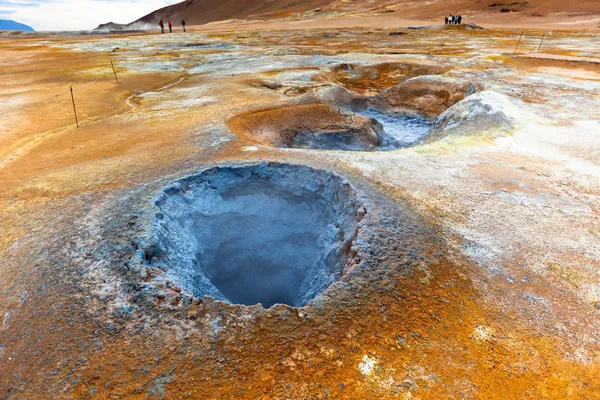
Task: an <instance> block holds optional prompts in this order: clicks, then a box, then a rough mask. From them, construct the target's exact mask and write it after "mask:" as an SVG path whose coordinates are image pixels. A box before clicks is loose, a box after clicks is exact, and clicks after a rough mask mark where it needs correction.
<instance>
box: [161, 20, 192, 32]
mask: <svg viewBox="0 0 600 400" xmlns="http://www.w3.org/2000/svg"><path fill="white" fill-rule="evenodd" d="M158 26H160V32H161V33H165V24H164V22H163V20H162V19H161V20H160V22H159V23H158ZM181 26H182V27H183V32H185V31H186V30H185V21H181ZM168 27H169V33H172V32H173V23H172V22H171V20H169V21H168Z"/></svg>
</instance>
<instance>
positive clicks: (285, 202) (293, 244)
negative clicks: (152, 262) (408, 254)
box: [153, 163, 365, 307]
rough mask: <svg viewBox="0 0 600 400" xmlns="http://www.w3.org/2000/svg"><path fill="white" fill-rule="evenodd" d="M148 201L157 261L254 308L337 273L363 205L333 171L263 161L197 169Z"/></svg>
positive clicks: (194, 285)
mask: <svg viewBox="0 0 600 400" xmlns="http://www.w3.org/2000/svg"><path fill="white" fill-rule="evenodd" d="M156 206H157V208H158V212H157V213H156V216H155V219H154V226H153V227H154V232H155V240H156V245H155V247H156V246H157V247H158V248H160V250H159V252H160V253H161V254H163V256H164V257H157V259H161V260H164V262H166V264H167V265H168V273H169V274H170V275H172V278H173V279H174V280H177V281H179V283H180V285H181V287H183V288H184V289H185V290H187V291H188V292H190V293H191V294H193V295H194V296H197V297H203V296H212V297H214V298H215V299H218V300H223V301H228V302H231V303H235V304H244V305H254V304H258V303H261V304H262V305H263V306H264V307H270V306H272V305H274V304H277V303H281V304H287V305H291V306H296V307H301V306H304V305H305V304H307V303H308V302H309V301H310V300H312V299H313V298H315V297H316V296H318V295H319V294H320V293H322V292H323V291H324V290H325V289H327V288H328V287H329V286H330V285H331V284H332V283H333V282H335V281H336V280H338V279H339V278H340V277H341V275H342V274H343V270H344V267H345V266H346V265H347V264H348V261H349V259H350V255H351V247H352V242H353V240H354V238H355V237H356V234H357V224H358V222H359V220H360V219H361V218H362V216H363V215H364V213H365V211H364V207H363V206H361V205H360V203H359V201H358V200H357V198H356V195H355V192H354V190H353V189H352V187H351V186H350V185H349V184H348V182H346V181H345V180H344V179H342V178H341V177H339V176H337V175H334V174H332V173H329V172H326V171H321V170H315V169H312V168H309V167H304V166H296V165H289V164H273V163H262V164H255V165H250V166H238V167H231V166H228V167H216V168H211V169H208V170H205V171H203V172H201V173H199V174H197V175H193V176H190V177H187V178H184V179H182V180H179V181H177V182H175V183H174V184H172V185H170V186H168V187H166V188H165V189H164V190H163V191H162V192H161V194H160V195H159V197H158V198H157V200H156ZM161 262H163V261H161Z"/></svg>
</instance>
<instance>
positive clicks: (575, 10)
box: [136, 0, 600, 25]
mask: <svg viewBox="0 0 600 400" xmlns="http://www.w3.org/2000/svg"><path fill="white" fill-rule="evenodd" d="M424 3H425V2H424V1H423V0H376V1H364V0H187V1H184V2H181V3H178V4H175V5H172V6H168V7H164V8H161V9H159V10H156V11H154V12H152V13H150V14H148V15H146V16H144V17H142V18H140V19H139V20H138V21H136V22H144V23H152V24H154V23H157V22H158V21H159V20H160V19H165V20H168V19H170V20H172V21H180V20H181V19H185V20H186V22H187V23H188V24H189V25H199V24H205V23H207V22H212V21H221V20H228V19H276V18H288V17H301V18H302V17H303V18H317V17H322V16H328V17H332V16H339V15H356V14H363V15H376V14H388V15H390V16H394V17H395V18H399V19H404V20H408V19H410V20H424V21H426V20H431V19H435V20H437V19H439V18H440V17H442V16H444V15H447V14H451V13H460V14H463V15H469V16H471V17H475V16H477V17H479V18H483V19H485V20H488V19H490V20H491V21H493V20H494V19H496V20H502V21H505V22H510V21H511V20H512V21H514V20H517V19H531V20H532V21H536V20H539V19H541V18H544V17H547V16H550V15H552V16H553V19H556V18H559V19H560V20H564V21H565V22H568V21H572V20H573V19H574V18H575V19H579V18H587V19H590V18H591V19H597V18H600V4H599V3H598V1H597V0H579V1H576V2H574V1H571V2H567V1H562V0H529V1H511V0H433V1H427V2H426V5H424Z"/></svg>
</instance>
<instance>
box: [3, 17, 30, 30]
mask: <svg viewBox="0 0 600 400" xmlns="http://www.w3.org/2000/svg"><path fill="white" fill-rule="evenodd" d="M0 31H23V32H35V30H34V29H33V28H32V27H30V26H28V25H25V24H20V23H18V22H15V21H11V20H9V19H0Z"/></svg>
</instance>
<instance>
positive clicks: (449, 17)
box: [448, 14, 454, 25]
mask: <svg viewBox="0 0 600 400" xmlns="http://www.w3.org/2000/svg"><path fill="white" fill-rule="evenodd" d="M452 22H454V16H453V15H452V14H450V15H449V16H448V24H450V25H452Z"/></svg>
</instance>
